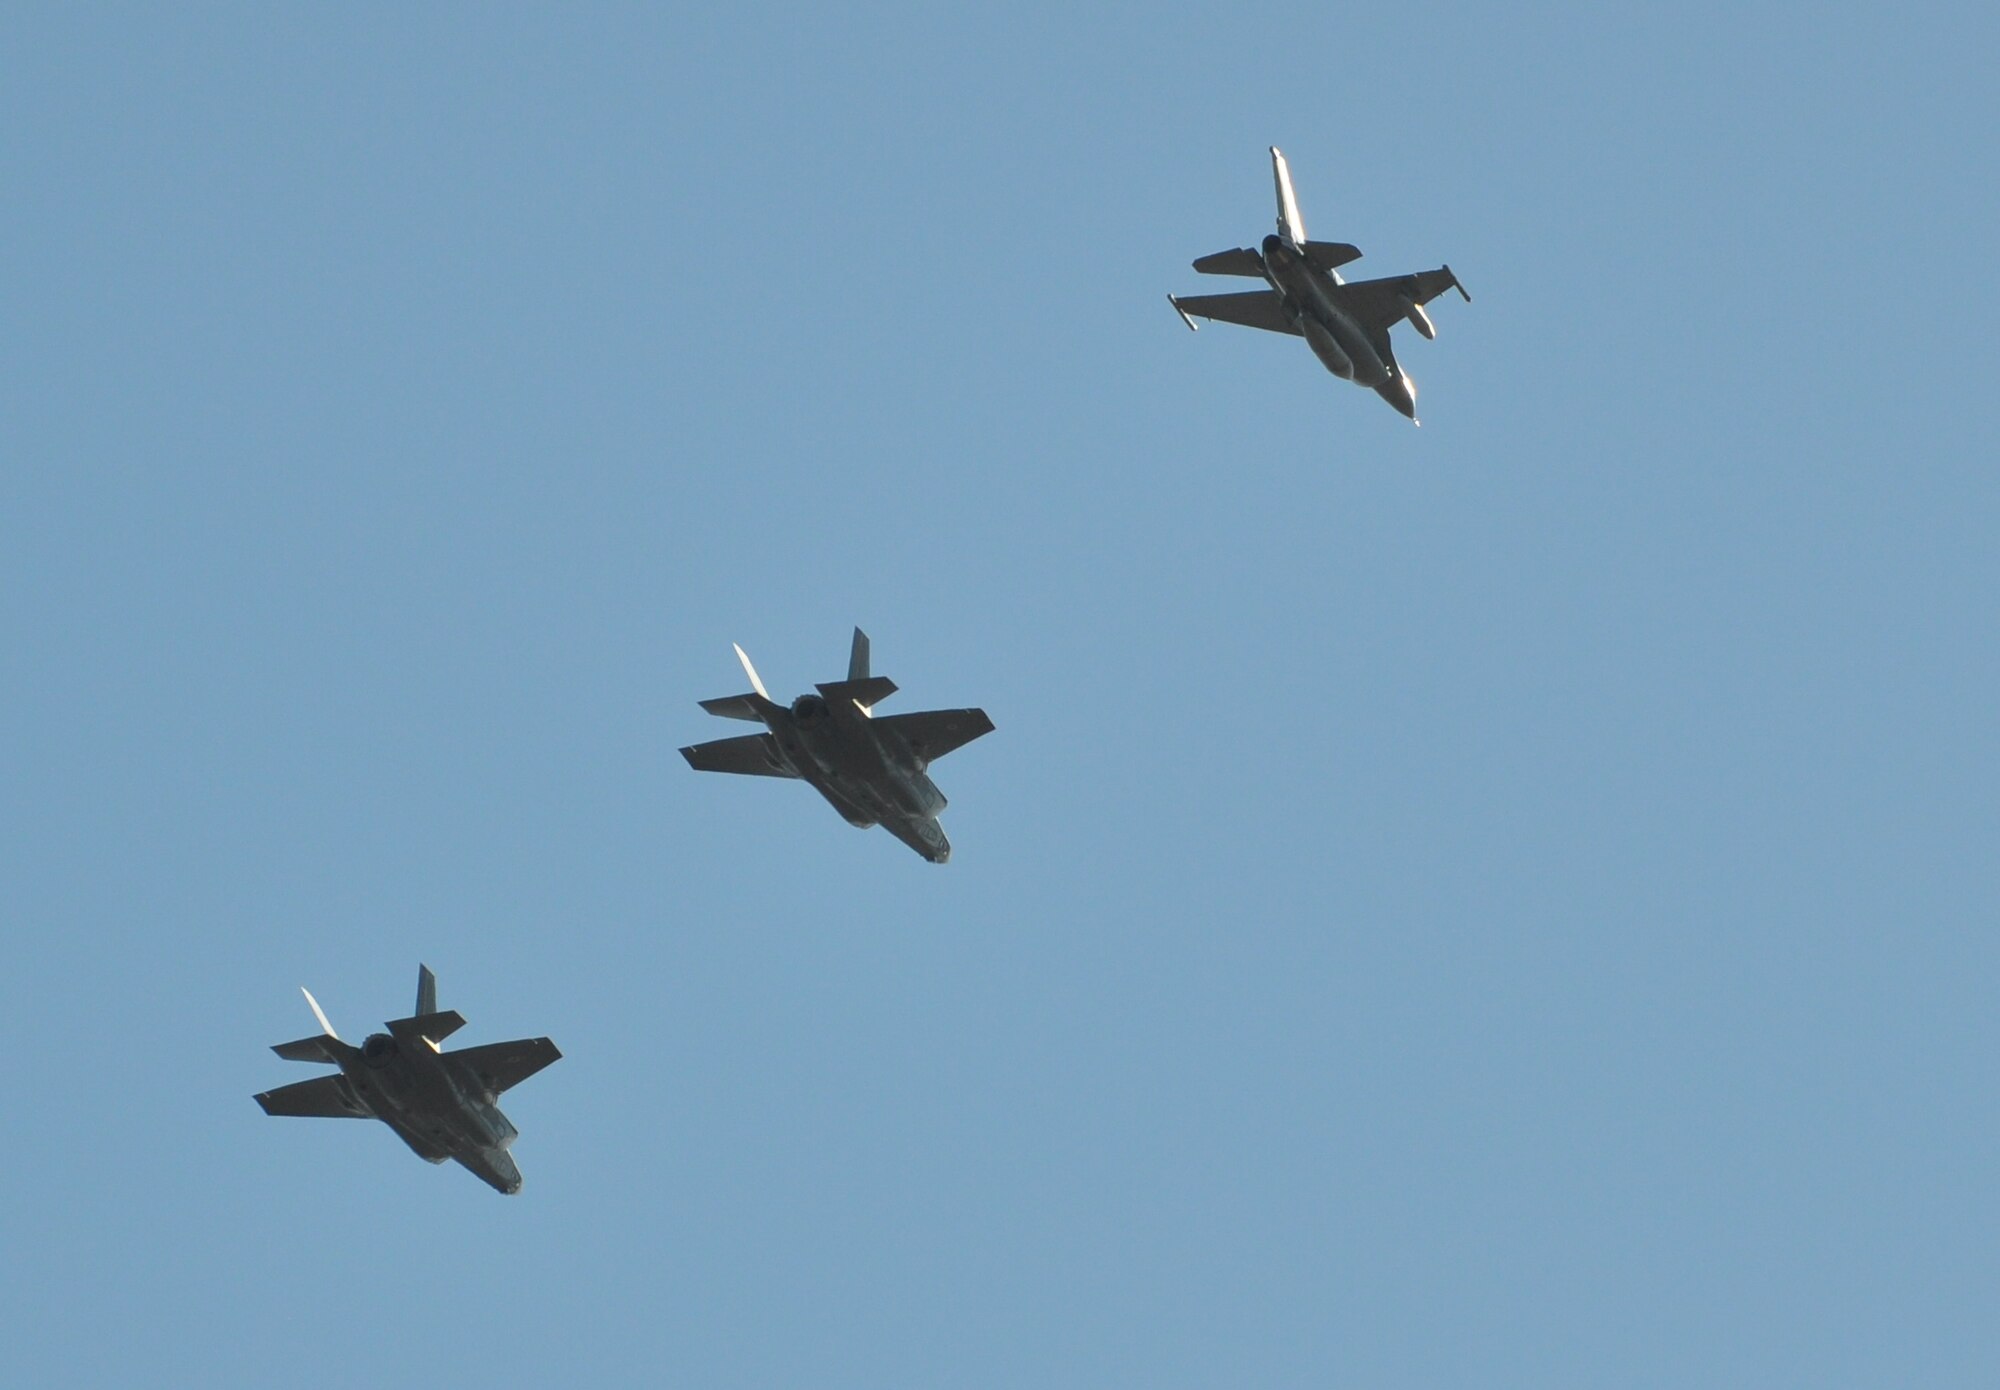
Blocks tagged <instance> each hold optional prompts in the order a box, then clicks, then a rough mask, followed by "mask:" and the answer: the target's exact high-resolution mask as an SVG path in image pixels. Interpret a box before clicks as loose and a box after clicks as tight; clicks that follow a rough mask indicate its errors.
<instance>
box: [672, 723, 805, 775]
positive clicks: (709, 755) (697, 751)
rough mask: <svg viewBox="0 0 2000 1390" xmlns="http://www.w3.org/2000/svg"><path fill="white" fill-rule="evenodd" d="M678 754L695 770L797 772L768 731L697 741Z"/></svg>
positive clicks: (781, 773) (766, 773)
mask: <svg viewBox="0 0 2000 1390" xmlns="http://www.w3.org/2000/svg"><path fill="white" fill-rule="evenodd" d="M681 756H682V757H683V758H686V759H687V761H688V766H689V767H691V768H693V769H694V770H695V771H696V772H737V773H742V774H743V775H745V776H749V777H796V776H798V775H799V774H798V773H796V772H794V771H793V770H792V766H791V764H790V763H787V762H786V761H785V759H784V755H783V754H781V753H780V752H779V751H778V741H777V740H776V739H774V738H772V737H771V736H770V735H769V734H745V735H744V736H743V737H742V738H719V739H716V740H715V741H714V742H713V743H697V744H695V745H694V746H693V747H691V748H683V749H681Z"/></svg>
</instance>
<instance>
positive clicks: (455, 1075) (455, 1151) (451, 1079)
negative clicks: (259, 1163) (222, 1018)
mask: <svg viewBox="0 0 2000 1390" xmlns="http://www.w3.org/2000/svg"><path fill="white" fill-rule="evenodd" d="M302 992H303V993H304V994H305V996H306V1003H308V1004H310V1005H311V1006H312V1011H313V1016H314V1017H315V1018H317V1019H318V1020H319V1026H320V1029H321V1032H320V1034H319V1035H318V1036H316V1037H310V1038H300V1039H298V1040H297V1041H296V1042H288V1043H278V1044H277V1045H276V1046H274V1047H273V1048H272V1049H271V1050H272V1051H273V1052H275V1053H277V1054H278V1055H279V1056H280V1057H283V1058H285V1059H286V1060H287V1061H293V1062H331V1063H333V1064H334V1065H335V1066H337V1067H339V1068H340V1070H339V1072H337V1073H335V1074H334V1075H332V1076H321V1077H316V1078H314V1079H313V1080H311V1081H300V1082H297V1083H295V1084H293V1085H290V1086H280V1087H279V1088H278V1089H276V1090H275V1091H265V1092H263V1093H262V1094H260V1095H259V1096H258V1097H257V1103H258V1104H259V1105H261V1106H262V1107H263V1108H264V1113H265V1114H267V1115H293V1116H319V1117H324V1118H330V1119H376V1120H380V1121H382V1122H383V1123H384V1124H386V1125H388V1126H389V1128H390V1129H392V1130H394V1131H395V1132H396V1134H397V1135H398V1136H399V1137H400V1138H401V1139H402V1141H403V1142H404V1143H405V1144H408V1145H409V1146H410V1148H411V1149H413V1150H414V1151H415V1152H416V1153H417V1155H418V1156H419V1157H421V1158H423V1159H425V1160H426V1161H428V1162H431V1163H442V1162H444V1161H445V1160H446V1159H448V1158H449V1159H454V1160H456V1161H457V1162H458V1163H460V1164H461V1165H463V1166H464V1167H465V1168H466V1169H467V1170H468V1171H469V1172H471V1173H473V1174H475V1175H476V1176H478V1177H479V1178H480V1180H481V1181H483V1182H486V1183H488V1184H490V1185H491V1186H493V1187H494V1188H496V1189H498V1190H499V1191H501V1192H504V1193H507V1194H508V1195H510V1196H511V1195H512V1194H514V1193H516V1192H519V1191H520V1190H521V1170H520V1169H519V1168H518V1167H516V1166H515V1164H514V1159H513V1156H512V1155H511V1154H509V1153H508V1152H507V1151H508V1149H510V1148H511V1147H513V1143H514V1139H515V1137H516V1135H517V1134H518V1133H519V1131H518V1130H516V1129H515V1128H514V1126H513V1123H512V1122H511V1121H509V1120H508V1118H507V1117H506V1116H505V1115H503V1114H501V1113H500V1107H499V1106H498V1105H497V1104H495V1101H496V1100H497V1099H498V1097H499V1096H500V1094H501V1093H502V1092H503V1091H506V1090H507V1089H509V1088H510V1087H513V1086H516V1085H519V1084H520V1083H521V1082H523V1081H525V1080H527V1079H528V1078H529V1077H530V1076H533V1075H534V1074H535V1073H536V1072H538V1071H540V1070H541V1069H542V1068H543V1067H546V1066H547V1065H549V1063H551V1062H554V1061H556V1060H557V1059H558V1058H560V1057H561V1056H562V1053H560V1052H558V1051H557V1050H556V1045H555V1044H554V1043H552V1042H550V1041H549V1040H548V1039H547V1038H519V1039H516V1040H514V1041H512V1042H500V1043H487V1044H486V1045H484V1046H483V1047H468V1048H463V1049H461V1050H459V1051H457V1052H445V1051H443V1050H442V1049H440V1048H439V1047H438V1043H439V1042H441V1041H442V1040H443V1039H445V1038H447V1037H449V1036H450V1035H451V1034H452V1033H455V1032H456V1031H458V1029H460V1028H462V1027H464V1026H465V1020H464V1019H463V1018H461V1017H460V1016H459V1015H458V1014H457V1013H456V1012H455V1011H453V1010H450V1009H447V1010H444V1011H442V1012H440V1011H439V1010H438V1007H437V976H435V975H433V974H432V973H431V971H430V967H428V966H423V965H420V966H418V967H417V1012H416V1013H415V1014H413V1015H411V1016H410V1017H409V1018H399V1019H392V1020H391V1021H390V1022H389V1023H388V1024H387V1025H385V1027H386V1030H387V1031H385V1032H381V1033H371V1034H370V1035H369V1036H368V1037H367V1038H365V1039H364V1040H363V1041H362V1043H361V1045H360V1046H359V1047H356V1046H354V1045H353V1044H352V1043H347V1042H342V1041H341V1039H340V1037H339V1035H338V1034H336V1033H335V1032H334V1031H333V1025H332V1024H331V1023H328V1022H327V1019H326V1014H325V1013H324V1012H323V1011H322V1010H321V1009H320V1006H319V1001H318V1000H316V999H314V998H313V997H312V991H310V990H305V991H302Z"/></svg>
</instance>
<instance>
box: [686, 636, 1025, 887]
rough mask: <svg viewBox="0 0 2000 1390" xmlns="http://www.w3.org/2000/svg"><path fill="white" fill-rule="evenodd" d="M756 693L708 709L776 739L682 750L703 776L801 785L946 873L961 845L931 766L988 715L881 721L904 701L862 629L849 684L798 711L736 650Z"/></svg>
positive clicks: (829, 688) (706, 703)
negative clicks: (880, 669)
mask: <svg viewBox="0 0 2000 1390" xmlns="http://www.w3.org/2000/svg"><path fill="white" fill-rule="evenodd" d="M736 658H737V660H739V661H741V662H742V663H743V671H744V674H745V675H747V676H749V677H750V685H751V687H752V691H751V693H750V694H747V695H725V696H723V697H722V698H721V699H717V700H703V701H702V702H701V707H702V708H703V709H705V710H707V711H708V712H709V713H710V714H717V715H721V716H722V717H723V718H724V719H747V720H749V721H750V722H751V723H753V724H762V725H764V727H765V728H767V729H769V730H770V732H769V733H764V734H749V735H746V736H744V737H742V738H725V739H719V740H717V741H716V742H714V743H697V744H695V745H694V746H693V747H692V748H683V749H681V756H682V757H684V758H686V759H687V760H688V766H689V767H692V768H694V769H695V770H696V771H698V772H741V773H746V774H749V775H750V776H753V777H798V778H803V779H804V780H805V781H807V782H810V783H812V785H813V787H814V788H815V789H816V790H817V791H818V792H819V794H820V795H821V796H823V797H825V798H826V799H827V800H828V801H830V802H832V803H833V809H834V810H836V811H838V812H840V814H841V815H842V816H844V817H846V819H847V823H848V824H849V825H857V826H862V827H867V826H870V825H880V826H881V827H882V828H883V829H884V830H887V831H888V832H889V833H890V834H891V835H894V836H895V837H896V838H897V839H899V840H901V841H902V842H903V843H904V844H906V845H908V846H909V847H910V848H911V849H913V850H915V851H916V852H917V853H918V854H921V855H922V856H923V857H924V858H926V859H928V860H930V862H931V863H933V864H942V863H944V862H945V861H946V860H948V859H950V858H951V841H949V840H947V839H945V837H944V830H943V828H942V827H940V826H939V825H938V821H937V818H938V812H940V811H942V810H944V808H945V799H944V793H942V792H940V791H939V790H938V789H937V785H936V784H935V783H933V782H932V781H931V779H930V778H929V776H927V775H926V772H927V769H928V768H929V767H930V765H931V764H932V763H934V762H936V761H937V760H938V759H939V758H942V757H943V756H944V755H945V754H947V753H949V752H951V751H952V750H953V749H954V748H960V747H963V746H964V745H965V744H968V743H970V742H972V740H974V739H976V738H978V737H979V736H980V735H981V734H988V733H991V732H993V721H992V720H991V719H988V718H987V717H986V711H985V710H981V709H938V710H926V711H924V712H923V713H921V714H892V715H889V716H887V717H885V718H882V719H877V718H875V717H874V707H875V706H876V705H878V704H880V703H881V702H882V701H883V700H885V699H887V698H888V697H889V696H890V695H891V694H893V693H894V692H895V689H896V683H895V682H894V681H892V680H889V679H888V678H887V677H885V676H871V675H869V674H868V634H866V633H865V632H863V631H862V630H861V629H860V628H858V627H857V628H856V629H854V647H853V650H852V651H851V652H850V653H849V655H848V659H847V679H846V680H844V681H834V682H832V683H830V684H827V685H819V686H814V687H813V688H814V689H815V690H817V691H818V692H819V693H818V694H816V695H801V696H799V698H798V699H796V700H794V701H792V703H791V705H790V707H789V708H788V707H786V706H784V705H781V704H779V703H778V702H777V701H775V700H773V699H772V698H771V697H770V696H769V695H767V694H766V693H765V692H764V682H763V681H761V680H759V679H758V678H757V669H756V667H754V666H752V665H751V664H750V658H749V657H748V656H746V655H745V654H744V651H743V648H741V647H738V648H737V649H736Z"/></svg>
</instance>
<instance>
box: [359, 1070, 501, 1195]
mask: <svg viewBox="0 0 2000 1390" xmlns="http://www.w3.org/2000/svg"><path fill="white" fill-rule="evenodd" d="M340 1069H341V1074H342V1075H344V1076H345V1077H346V1078H347V1081H348V1084H349V1085H350V1086H352V1087H353V1088H354V1091H355V1094H356V1095H358V1096H359V1097H360V1098H361V1100H362V1102H363V1103H364V1104H366V1105H367V1106H368V1108H369V1109H371V1110H373V1111H374V1112H375V1115H376V1118H378V1119H380V1120H382V1121H383V1122H384V1123H386V1124H387V1125H388V1126H389V1127H390V1128H391V1129H393V1130H395V1131H396V1133H397V1134H399V1135H401V1136H402V1138H403V1140H404V1142H405V1143H407V1144H409V1146H410V1147H411V1148H413V1149H415V1150H416V1151H417V1152H418V1153H419V1154H422V1155H423V1156H424V1157H425V1158H427V1159H429V1160H430V1161H431V1162H433V1163H441V1162H443V1161H444V1160H445V1159H447V1158H454V1159H457V1160H458V1161H459V1162H460V1163H462V1164H464V1165H465V1166H466V1167H467V1168H469V1169H471V1170H472V1172H474V1173H475V1174H477V1175H478V1176H479V1177H481V1178H483V1179H485V1181H487V1182H489V1183H491V1184H492V1185H493V1186H495V1187H497V1188H499V1189H500V1190H501V1191H502V1192H506V1193H514V1192H518V1191H519V1190H520V1188H521V1174H520V1170H519V1169H518V1168H516V1167H515V1166H514V1160H513V1159H512V1158H511V1157H510V1156H509V1155H508V1153H507V1150H508V1149H509V1148H511V1147H512V1146H513V1143H514V1140H515V1139H516V1138H517V1137H518V1136H519V1131H518V1130H516V1129H515V1128H514V1125H513V1123H512V1121H510V1120H509V1119H508V1118H507V1117H506V1116H505V1115H503V1114H502V1113H501V1112H500V1107H499V1106H497V1105H495V1104H494V1103H493V1097H492V1096H490V1095H487V1094H486V1093H485V1090H484V1088H483V1087H481V1086H480V1084H479V1083H478V1081H477V1080H475V1079H474V1078H472V1077H471V1076H469V1075H466V1074H463V1073H462V1070H461V1069H460V1068H458V1067H454V1066H453V1065H452V1064H451V1062H450V1059H449V1057H448V1055H447V1054H442V1053H439V1052H438V1051H436V1050H435V1049H434V1048H433V1047H432V1045H431V1044H430V1043H429V1042H428V1041H426V1040H423V1039H417V1040H415V1041H405V1040H401V1039H397V1038H393V1037H391V1036H390V1035H389V1034H387V1033H372V1034H370V1035H369V1036H368V1038H367V1039H366V1040H365V1041H364V1042H363V1043H362V1044H361V1047H360V1048H359V1049H358V1050H357V1051H356V1052H355V1053H354V1055H353V1056H351V1057H350V1058H349V1059H348V1060H346V1061H344V1062H342V1063H341V1068H340Z"/></svg>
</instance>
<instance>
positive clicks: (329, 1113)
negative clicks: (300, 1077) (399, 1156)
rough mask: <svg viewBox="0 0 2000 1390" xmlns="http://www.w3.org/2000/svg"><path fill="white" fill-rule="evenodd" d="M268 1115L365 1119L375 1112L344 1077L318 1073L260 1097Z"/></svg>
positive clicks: (258, 1100)
mask: <svg viewBox="0 0 2000 1390" xmlns="http://www.w3.org/2000/svg"><path fill="white" fill-rule="evenodd" d="M257 1104H259V1105H261V1106H263V1107H264V1113H265V1114H266V1115H294V1116H300V1117H304V1118H311V1119H324V1120H365V1119H368V1118H370V1117H371V1116H372V1115H373V1114H374V1113H375V1112H374V1111H372V1110H370V1109H369V1108H368V1107H367V1106H366V1105H363V1104H362V1103H361V1100H360V1098H359V1097H357V1096H356V1095H355V1094H354V1088H353V1087H352V1086H350V1085H348V1084H347V1078H346V1077H344V1076H337V1075H336V1076H316V1077H314V1078H313V1079H312V1080H311V1081H298V1082H294V1083H293V1084H292V1085H290V1086H280V1087H278V1089H277V1090H275V1091H265V1092H264V1093H263V1094H261V1095H259V1096H258V1097H257Z"/></svg>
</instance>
